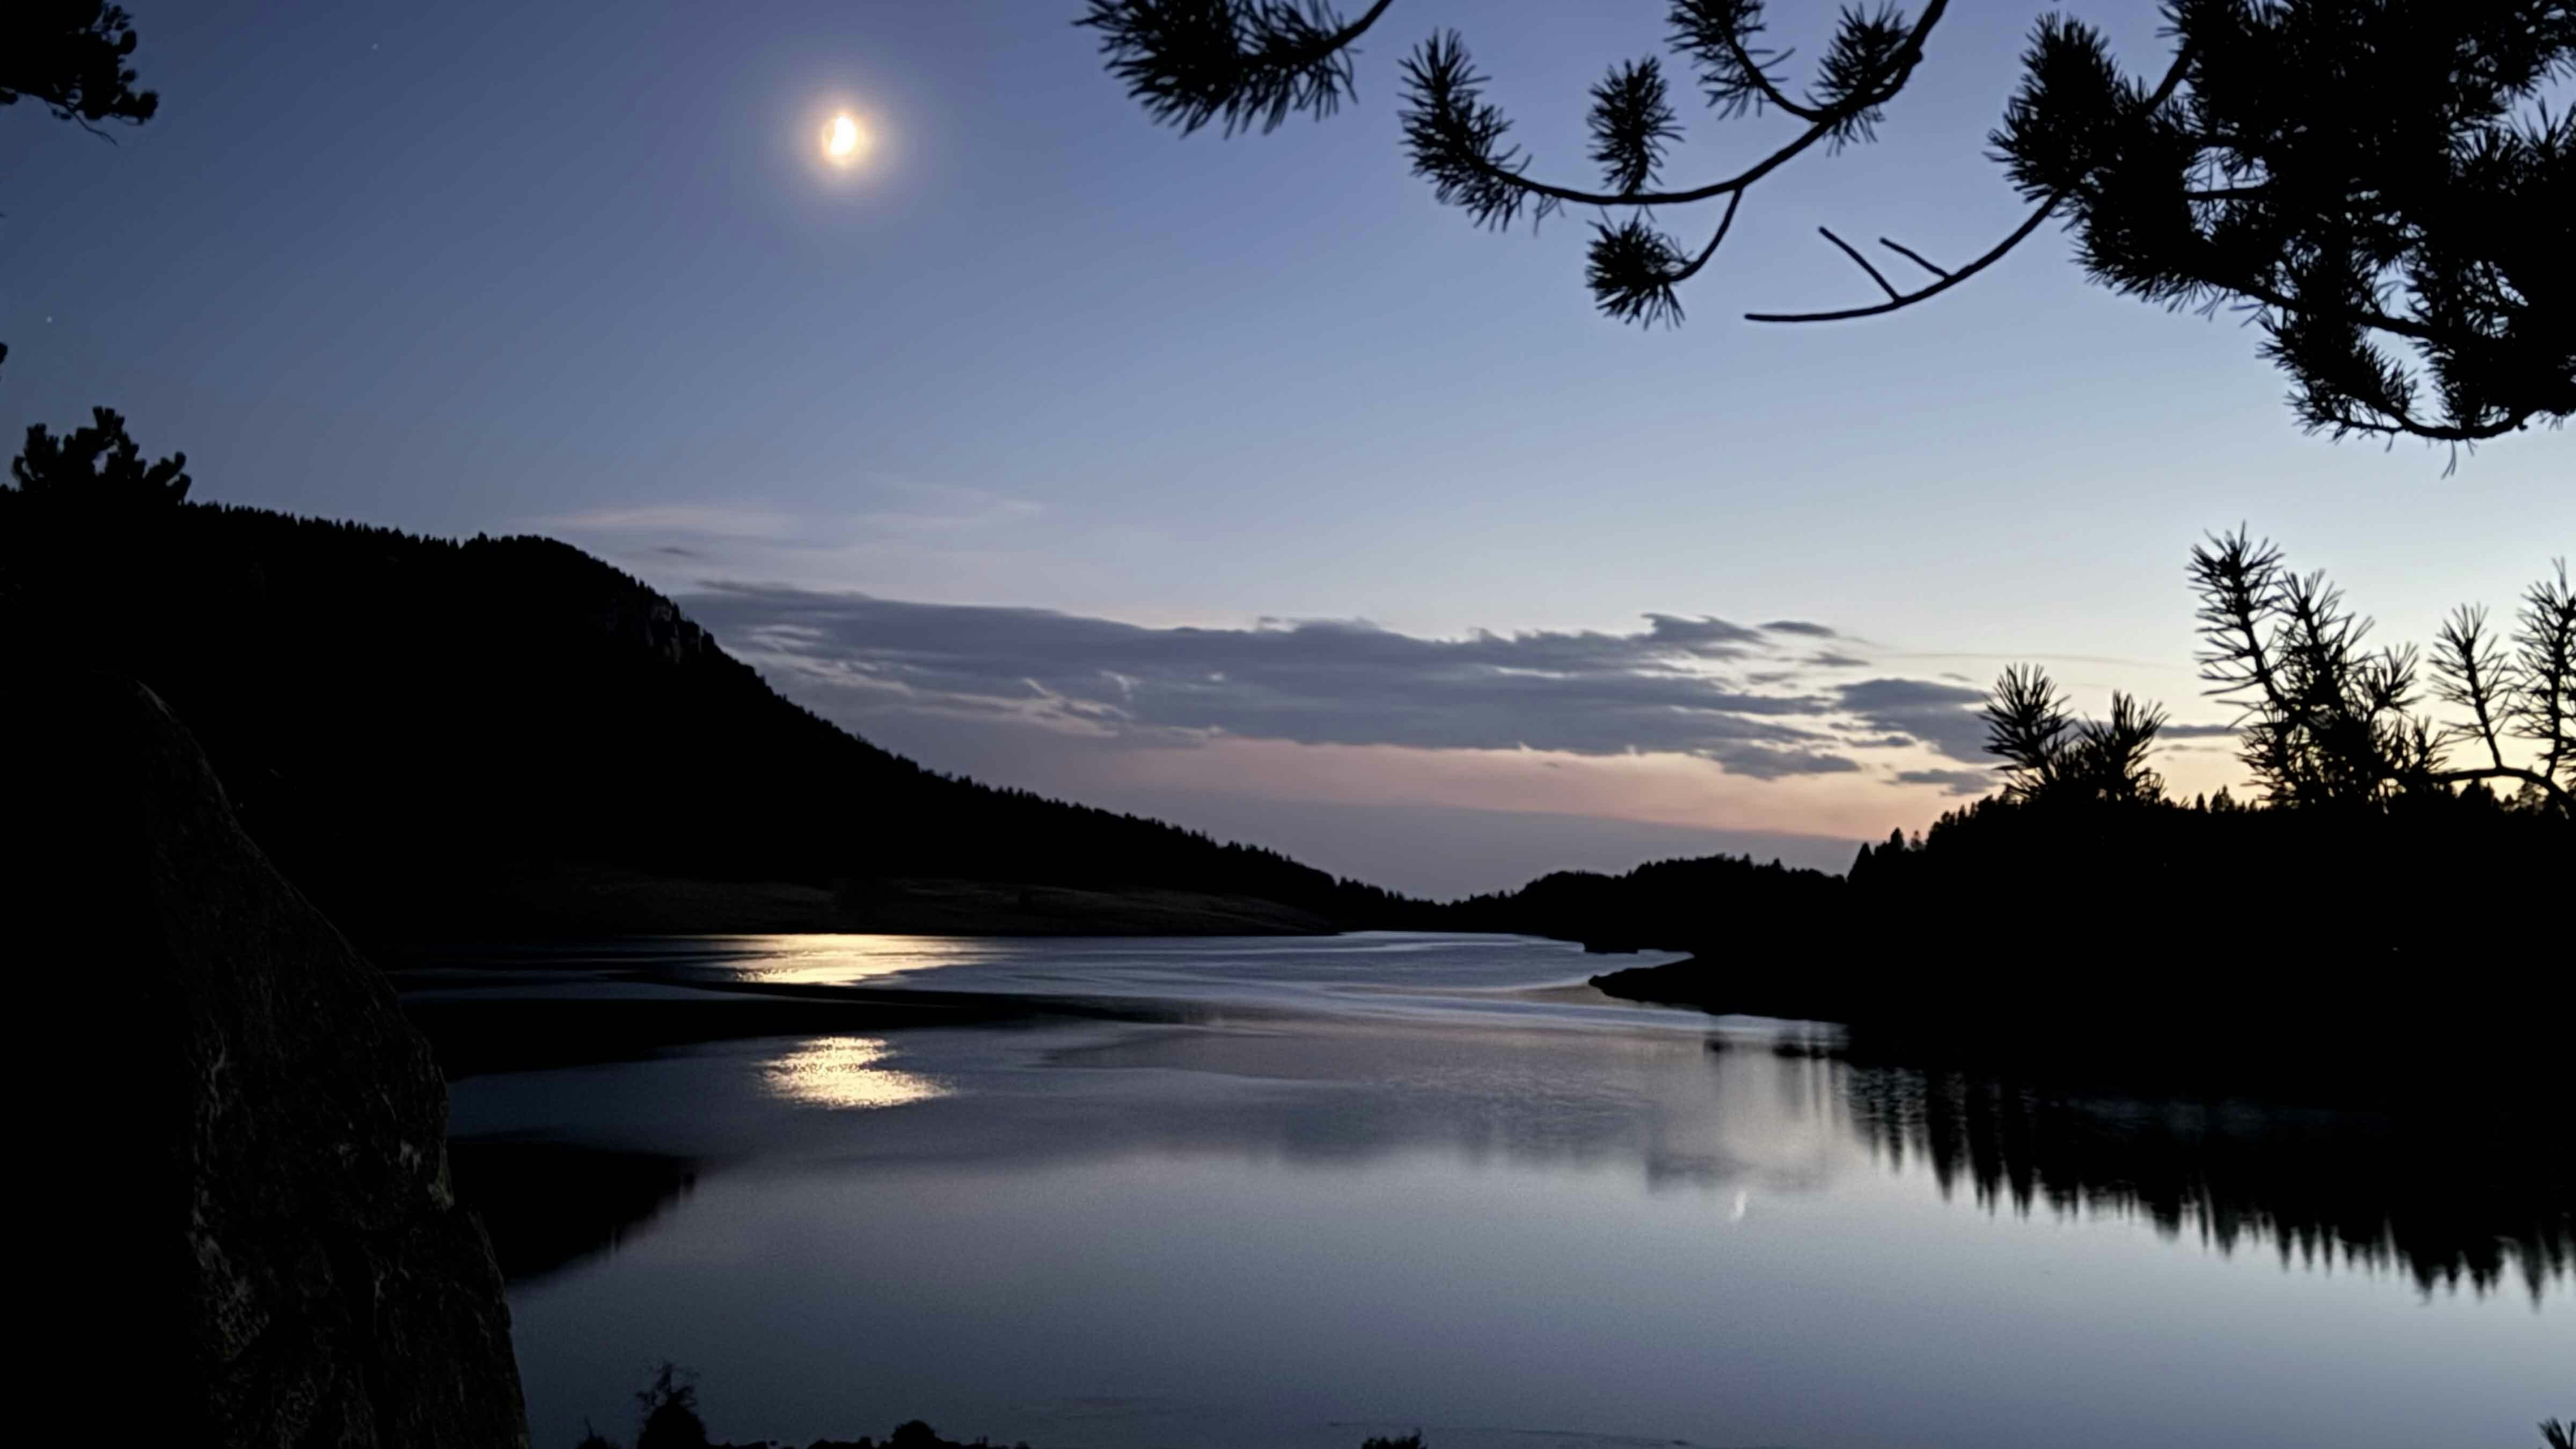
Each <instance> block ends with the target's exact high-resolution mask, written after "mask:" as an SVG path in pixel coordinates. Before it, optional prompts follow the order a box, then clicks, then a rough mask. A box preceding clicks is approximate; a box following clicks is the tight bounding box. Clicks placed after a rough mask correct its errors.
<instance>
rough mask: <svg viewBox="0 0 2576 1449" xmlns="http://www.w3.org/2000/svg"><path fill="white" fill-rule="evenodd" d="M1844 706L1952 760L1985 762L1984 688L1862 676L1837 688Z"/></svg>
mask: <svg viewBox="0 0 2576 1449" xmlns="http://www.w3.org/2000/svg"><path fill="white" fill-rule="evenodd" d="M1835 694H1836V697H1837V698H1838V699H1839V701H1840V702H1841V705H1842V707H1843V709H1844V710H1845V711H1847V712H1849V713H1850V714H1851V715H1852V717H1854V718H1855V719H1858V720H1859V721H1861V722H1862V723H1863V724H1864V725H1865V726H1867V727H1868V728H1869V729H1870V730H1871V731H1873V732H1877V733H1883V734H1886V735H1890V736H1896V737H1901V738H1904V739H1908V740H1912V741H1915V742H1916V743H1919V744H1923V745H1928V746H1930V747H1931V748H1932V749H1934V750H1936V751H1938V752H1940V753H1941V754H1944V755H1947V756H1949V757H1950V758H1951V759H1954V760H1966V761H1968V762H1969V763H1971V764H1983V763H1984V762H1985V761H1986V759H1987V758H1988V757H1987V755H1986V726H1985V722H1984V721H1983V720H1981V719H1980V718H1978V715H1977V710H1978V708H1979V707H1980V706H1982V705H1983V704H1984V703H1985V699H1986V695H1985V691H1984V690H1981V689H1972V688H1969V687H1968V686H1965V685H1957V684H1937V683H1934V682H1933V681H1931V680H1928V679H1865V680H1862V681H1860V682H1859V683H1856V684H1846V685H1843V686H1841V687H1840V688H1839V689H1837V690H1836V691H1835Z"/></svg>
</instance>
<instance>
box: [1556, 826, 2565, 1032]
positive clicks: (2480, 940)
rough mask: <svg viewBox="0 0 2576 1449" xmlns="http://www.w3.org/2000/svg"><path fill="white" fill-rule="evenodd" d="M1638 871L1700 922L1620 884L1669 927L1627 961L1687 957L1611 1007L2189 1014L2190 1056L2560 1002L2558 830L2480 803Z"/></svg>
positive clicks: (1942, 831) (2509, 1013) (2028, 831)
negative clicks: (2231, 1028)
mask: <svg viewBox="0 0 2576 1449" xmlns="http://www.w3.org/2000/svg"><path fill="white" fill-rule="evenodd" d="M1650 869H1656V870H1662V871H1668V872H1672V873H1673V876H1674V878H1691V877H1692V876H1693V875H1694V874H1695V875H1696V878H1697V879H1698V881H1699V882H1700V885H1699V889H1700V890H1701V892H1702V899H1704V900H1705V901H1706V902H1707V903H1708V904H1707V908H1704V909H1701V910H1698V911H1697V912H1694V911H1693V910H1692V909H1691V907H1690V906H1689V905H1688V904H1687V902H1686V901H1677V900H1676V899H1675V898H1674V897H1673V896H1672V895H1671V894H1669V893H1647V892H1644V891H1643V890H1642V889H1640V888H1639V887H1630V890H1631V891H1632V892H1633V893H1635V894H1637V895H1638V896H1639V897H1640V898H1641V899H1642V900H1643V901H1645V902H1647V903H1648V904H1647V905H1645V906H1644V907H1643V908H1642V909H1641V910H1640V912H1639V918H1641V919H1653V920H1656V921H1658V922H1670V923H1671V925H1670V927H1669V928H1668V930H1667V931H1666V932H1665V933H1663V934H1650V935H1648V936H1647V937H1646V938H1645V939H1644V940H1643V941H1642V942H1637V943H1636V944H1646V945H1653V946H1661V947H1667V948H1670V949H1674V950H1685V951H1691V952H1693V953H1695V957H1694V959H1693V960H1692V961H1690V962H1687V963H1682V964H1679V965H1675V966H1670V967H1663V968H1653V969H1648V970H1641V971H1631V972H1621V973H1615V974H1613V975H1612V976H1610V977H1608V978H1604V984H1605V985H1607V986H1608V987H1609V988H1610V989H1612V990H1613V991H1616V992H1619V993H1620V994H1623V995H1632V996H1638V997H1642V998H1645V999H1650V1000H1660V1001H1670V1002H1676V1003H1687V1004H1695V1005H1701V1006H1705V1007H1708V1008H1709V1009H1712V1010H1717V1011H1741V1012H1748V1013H1753V1014H1758V1015H1776V1016H1798V1017H1813V1018H1821V1019H1827V1020H1839V1021H1850V1022H1867V1023H1870V1024H1872V1026H1873V1027H1874V1028H1875V1029H1876V1030H1878V1031H1879V1032H1880V1033H1881V1035H1882V1038H1884V1037H1885V1035H1886V1034H1887V1033H1889V1032H1894V1031H1901V1030H1905V1029H1907V1028H1910V1027H1920V1028H1922V1029H1924V1030H1926V1031H1927V1032H1932V1033H1935V1034H1940V1035H1953V1034H1955V1033H1956V1032H1957V1031H1958V1030H1960V1029H1961V1027H1962V1025H1963V1024H1965V1023H1970V1022H1982V1023H1986V1024H1990V1025H1992V1026H1994V1027H1996V1028H1997V1029H1998V1030H2001V1031H2005V1032H2010V1031H2012V1030H2015V1029H2016V1028H2017V1027H2018V1026H2019V1025H2020V1024H2021V1023H2023V1022H2025V1021H2027V1020H2029V1019H2033V1018H2044V1019H2046V1020H2048V1021H2050V1022H2051V1023H2053V1024H2057V1025H2068V1024H2073V1023H2076V1022H2081V1021H2093V1022H2097V1023H2099V1024H2102V1025H2120V1024H2144V1023H2150V1022H2164V1021H2169V1020H2172V1019H2177V1018H2182V1017H2191V1018H2195V1019H2196V1023H2197V1024H2196V1025H2195V1030H2194V1032H2193V1036H2194V1037H2195V1039H2198V1040H2203V1041H2207V1040H2209V1039H2210V1027H2211V1025H2212V1024H2213V1023H2217V1022H2226V1021H2233V1022H2236V1023H2239V1024H2240V1025H2241V1028H2242V1029H2243V1030H2245V1031H2264V1030H2269V1029H2270V1028H2271V1027H2272V1026H2274V1025H2277V1024H2278V1022H2279V1021H2281V1020H2282V1019H2283V1018H2284V1015H2285V1014H2287V1015H2291V1016H2295V1017H2298V1018H2300V1019H2302V1020H2306V1021H2310V1022H2317V1021H2322V1020H2325V1019H2328V1018H2341V1017H2354V1018H2360V1017H2373V1018H2377V1019H2380V1020H2382V1021H2386V1022H2395V1023H2403V1024H2405V1025H2406V1026H2407V1027H2408V1028H2409V1029H2410V1030H2414V1031H2419V1032H2438V1031H2450V1032H2458V1033H2464V1034H2474V1033H2475V1032H2477V1031H2479V1030H2480V1029H2482V1025H2483V1024H2484V1023H2486V1022H2490V1021H2494V1020H2498V1019H2508V1018H2523V1017H2525V1016H2526V1015H2527V1013H2529V1012H2530V1011H2531V1010H2532V1009H2533V1008H2535V1007H2541V1006H2554V1007H2556V1008H2560V1009H2563V1008H2564V1006H2565V1005H2566V1004H2568V1002H2569V998H2570V995H2571V991H2576V988H2571V986H2570V983H2569V978H2570V977H2571V975H2576V973H2570V972H2569V971H2567V969H2566V965H2567V961H2568V959H2569V958H2568V943H2569V941H2570V940H2571V939H2576V935H2572V934H2571V933H2576V914H2571V912H2576V907H2571V905H2570V901H2571V900H2572V899H2576V894H2571V892H2576V826H2572V825H2571V824H2570V822H2568V821H2567V820H2566V819H2565V818H2564V817H2562V816H2559V815H2557V814H2555V813H2553V812H2551V811H2548V810H2544V809H2535V808H2530V807H2528V806H2519V805H2514V804H2509V803H2507V802H2505V801H2503V800H2500V799H2499V798H2498V797H2497V796H2496V795H2494V794H2493V793H2492V792H2490V791H2489V790H2488V789H2487V788H2486V787H2485V785H2484V784H2482V783H2472V784H2470V785H2468V786H2467V787H2466V788H2464V789H2461V790H2459V791H2457V792H2447V791H2440V792H2428V793H2424V794H2421V795H2410V796H2406V797H2403V798H2399V799H2395V800H2392V801H2389V802H2386V803H2384V804H2377V805H2370V806H2355V807H2335V806H2315V807H2293V806H2267V807H2260V808H2257V807H2249V806H2244V805H2239V804H2237V803H2236V802H2235V801H2234V800H2233V799H2232V798H2230V797H2229V796H2228V795H2226V794H2225V793H2224V792H2222V793H2221V794H2219V795H2218V796H2216V797H2215V798H2210V799H2196V800H2192V801H2189V802H2179V801H2170V800H2154V801H2124V802H2103V801H2050V800H2045V799H2043V800H2038V801H2031V800H2021V799H2014V798H2011V797H2007V796H1994V797H1989V798H1986V799H1982V800H1978V801H1976V802H1974V803H1972V804H1970V805H1967V806H1965V807H1963V808H1960V809H1956V810H1952V811H1950V812H1948V813H1946V814H1944V815H1943V816H1941V818H1940V819H1939V820H1937V821H1935V822H1934V823H1933V825H1932V826H1931V828H1930V829H1928V830H1926V831H1924V832H1922V833H1921V834H1919V835H1917V836H1913V837H1907V836H1905V835H1903V834H1901V833H1899V834H1894V835H1891V836H1890V837H1889V838H1888V839H1887V840H1886V841H1883V842H1881V843H1879V844H1877V845H1875V846H1869V845H1864V846H1862V847H1861V848H1860V850H1859V852H1858V854H1857V856H1856V858H1855V859H1854V861H1853V862H1852V867H1851V870H1850V872H1849V873H1848V874H1847V875H1844V876H1826V875H1821V874H1818V873H1815V872H1801V871H1775V870H1770V869H1753V868H1750V867H1749V863H1746V862H1733V863H1724V862H1690V863H1674V865H1672V866H1667V867H1658V868H1650ZM1646 874H1647V873H1646V872H1642V871H1641V872H1639V873H1637V876H1638V877H1642V876H1645V875H1646ZM1629 879H1631V880H1635V879H1637V877H1631V878H1629ZM1591 893H1592V894H1593V895H1595V896H1599V897H1605V898H1606V897H1613V896H1616V895H1617V893H1618V883H1616V882H1604V883H1599V884H1595V885H1593V886H1592V887H1591ZM1605 930H1606V928H1605ZM1594 934H1603V933H1599V932H1596V933H1594ZM1609 939H1613V940H1617V939H1618V938H1616V937H1609ZM1619 943H1620V944H1629V942H1625V941H1620V942H1619ZM2436 1013H2438V1014H2436ZM2549 1019H2550V1020H2553V1021H2555V1022H2557V1023H2558V1026H2557V1029H2558V1030H2559V1031H2561V1032H2562V1033H2563V1031H2564V1018H2563V1017H2558V1016H2552V1017H2550V1018H2549Z"/></svg>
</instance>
